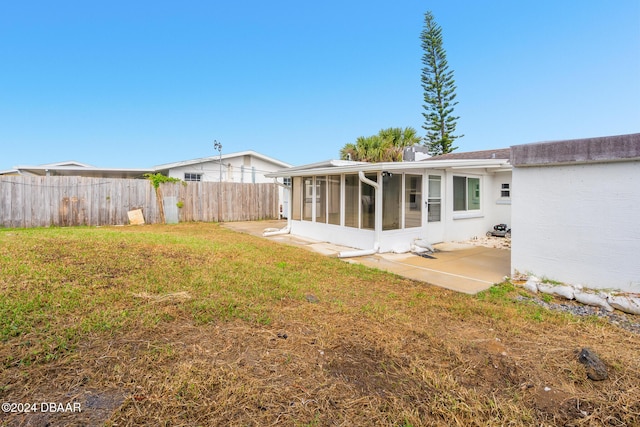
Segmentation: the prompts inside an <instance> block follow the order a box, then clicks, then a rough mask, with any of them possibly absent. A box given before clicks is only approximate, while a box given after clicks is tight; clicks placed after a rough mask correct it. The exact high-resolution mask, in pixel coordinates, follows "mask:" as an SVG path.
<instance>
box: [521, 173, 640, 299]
mask: <svg viewBox="0 0 640 427" xmlns="http://www.w3.org/2000/svg"><path fill="white" fill-rule="evenodd" d="M513 189H514V191H513V192H512V206H511V208H512V218H513V224H512V225H513V227H512V228H513V235H512V236H513V237H512V255H511V266H512V270H513V271H514V272H515V271H517V272H520V273H532V274H535V275H537V276H538V277H546V278H549V279H552V280H557V281H561V282H565V283H569V284H580V285H583V286H586V287H589V288H594V289H607V288H612V289H620V290H624V291H628V292H640V162H638V161H632V162H616V163H591V164H580V165H562V166H533V167H531V166H529V167H516V168H514V169H513Z"/></svg>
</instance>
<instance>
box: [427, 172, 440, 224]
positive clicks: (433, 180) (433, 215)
mask: <svg viewBox="0 0 640 427" xmlns="http://www.w3.org/2000/svg"><path fill="white" fill-rule="evenodd" d="M428 202H429V203H428V206H427V221H428V222H438V221H440V220H441V218H442V177H441V176H440V175H429V199H428Z"/></svg>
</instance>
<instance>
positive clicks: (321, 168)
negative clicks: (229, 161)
mask: <svg viewBox="0 0 640 427" xmlns="http://www.w3.org/2000/svg"><path fill="white" fill-rule="evenodd" d="M426 168H429V169H489V170H490V169H493V170H511V165H510V164H509V160H507V159H499V158H495V159H449V160H447V159H445V160H432V161H430V162H428V163H425V162H424V161H420V162H380V163H367V162H347V161H344V160H331V161H327V162H320V163H312V164H309V165H304V166H298V167H294V168H288V169H281V170H279V171H276V172H272V173H268V174H265V176H266V177H268V178H280V177H293V176H308V175H325V174H326V175H330V174H340V173H357V172H359V171H363V172H380V171H405V170H412V169H426Z"/></svg>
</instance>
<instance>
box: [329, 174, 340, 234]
mask: <svg viewBox="0 0 640 427" xmlns="http://www.w3.org/2000/svg"><path fill="white" fill-rule="evenodd" d="M327 188H328V195H327V204H328V205H329V224H334V225H340V175H329V176H328V181H327Z"/></svg>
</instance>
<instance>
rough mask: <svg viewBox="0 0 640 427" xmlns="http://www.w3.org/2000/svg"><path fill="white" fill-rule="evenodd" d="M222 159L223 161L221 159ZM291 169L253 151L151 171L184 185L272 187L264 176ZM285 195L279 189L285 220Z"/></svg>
mask: <svg viewBox="0 0 640 427" xmlns="http://www.w3.org/2000/svg"><path fill="white" fill-rule="evenodd" d="M221 157H222V158H221ZM288 167H291V165H290V164H288V163H285V162H281V161H280V160H276V159H274V158H272V157H268V156H265V155H264V154H260V153H257V152H255V151H251V150H248V151H241V152H238V153H230V154H223V155H222V156H210V157H203V158H200V159H193V160H185V161H182V162H175V163H168V164H164V165H159V166H156V167H155V168H154V170H155V172H159V173H162V174H164V175H167V176H170V177H172V178H178V179H182V180H184V181H203V182H205V181H207V182H219V181H222V182H240V183H254V184H256V183H273V182H274V181H275V180H274V179H273V178H267V177H266V176H265V175H266V174H268V173H271V172H275V171H277V170H280V169H282V168H288ZM287 197H288V194H286V192H285V191H284V189H283V188H282V187H281V188H280V207H281V212H282V213H283V216H286V212H287V209H288V208H287V202H288V199H287Z"/></svg>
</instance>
